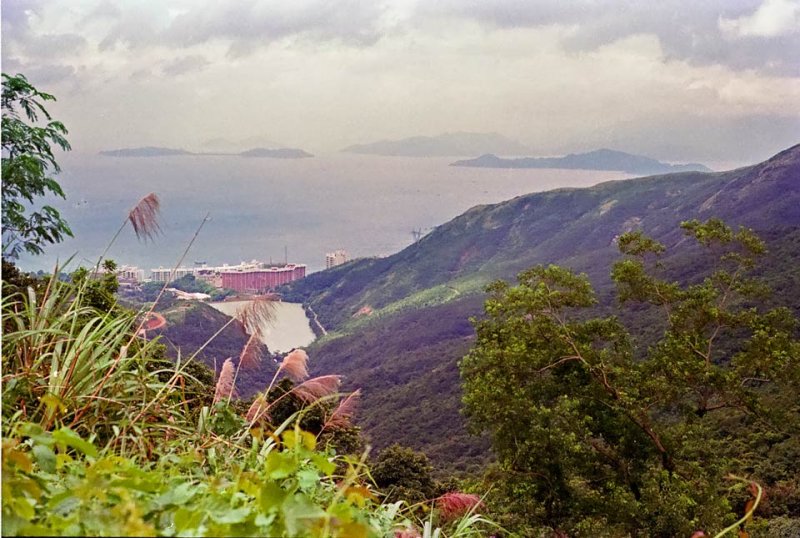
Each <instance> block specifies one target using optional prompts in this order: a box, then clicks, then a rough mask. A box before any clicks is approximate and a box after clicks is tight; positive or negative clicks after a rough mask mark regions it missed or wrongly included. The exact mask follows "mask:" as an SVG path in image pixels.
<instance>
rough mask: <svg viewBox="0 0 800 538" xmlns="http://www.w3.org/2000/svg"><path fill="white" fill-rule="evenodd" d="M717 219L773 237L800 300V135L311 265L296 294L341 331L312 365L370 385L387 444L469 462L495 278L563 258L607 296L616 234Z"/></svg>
mask: <svg viewBox="0 0 800 538" xmlns="http://www.w3.org/2000/svg"><path fill="white" fill-rule="evenodd" d="M711 217H719V218H722V219H723V220H725V221H726V222H727V223H728V224H729V225H731V226H734V227H735V226H737V225H744V226H748V227H751V228H753V229H755V230H756V232H757V233H759V234H761V235H762V236H763V237H764V238H765V239H767V240H768V242H767V244H768V247H769V249H770V253H769V254H768V255H767V257H766V259H765V262H766V265H767V267H772V271H773V277H774V279H775V282H776V283H777V285H776V286H775V287H776V290H777V293H776V298H777V299H776V300H778V301H780V300H783V301H790V303H791V304H789V305H788V306H790V307H793V308H795V309H797V308H798V305H800V301H794V302H792V301H793V299H792V298H793V297H794V298H795V299H797V297H800V273H798V272H797V270H796V267H797V263H799V262H800V145H797V146H794V147H792V148H789V149H787V150H785V151H783V152H781V153H779V154H777V155H775V156H774V157H772V158H771V159H769V160H767V161H765V162H763V163H760V164H757V165H753V166H749V167H745V168H740V169H737V170H731V171H727V172H718V173H703V172H685V173H679V174H669V175H658V176H651V177H645V178H638V179H631V180H623V181H612V182H607V183H603V184H600V185H597V186H594V187H591V188H584V189H558V190H554V191H549V192H542V193H534V194H529V195H524V196H519V197H517V198H514V199H512V200H508V201H506V202H502V203H498V204H493V205H484V206H477V207H474V208H472V209H470V210H469V211H467V212H465V213H464V214H462V215H460V216H458V217H456V218H455V219H453V220H451V221H449V222H447V223H445V224H442V225H441V226H439V227H437V228H435V229H434V230H433V231H432V232H431V233H429V234H428V235H426V236H425V237H423V238H422V239H420V240H419V241H418V242H416V243H414V244H412V245H411V246H409V247H407V248H406V249H404V250H402V251H400V252H398V253H396V254H394V255H392V256H389V257H386V258H377V259H361V260H354V261H352V262H350V263H349V264H347V265H346V266H341V267H336V268H333V269H330V270H326V271H322V272H319V273H313V274H311V275H309V276H308V277H306V278H305V279H304V280H301V281H298V282H295V283H293V284H291V285H290V286H288V287H287V288H286V289H285V290H284V299H285V300H290V301H297V302H303V303H305V304H306V305H308V306H311V307H312V308H313V310H314V312H316V314H317V315H318V316H319V319H320V321H321V323H322V324H323V325H324V326H325V327H326V329H327V330H328V331H329V335H328V336H326V337H324V338H322V339H320V340H319V341H318V342H317V343H315V344H313V345H312V347H311V349H310V350H309V354H310V356H311V357H312V366H313V369H314V373H315V374H332V373H336V374H343V375H345V378H346V380H347V384H348V387H347V388H353V387H360V388H362V389H363V401H364V405H363V406H362V412H361V415H360V416H361V417H362V418H361V424H362V426H363V427H364V430H365V432H366V433H367V434H368V435H369V436H371V438H372V444H373V446H374V447H375V448H376V449H380V448H382V447H385V446H387V445H388V444H391V443H392V442H400V443H402V444H406V445H409V446H412V447H415V448H418V449H423V450H425V452H427V453H428V454H429V456H431V457H433V458H434V459H435V460H436V461H437V462H438V463H440V464H451V463H452V462H454V461H460V462H461V464H462V465H463V464H464V462H465V461H467V460H470V459H472V461H477V460H480V459H481V458H485V457H486V452H485V450H484V448H485V443H484V444H482V443H483V442H482V441H480V440H477V441H476V440H475V439H474V438H470V437H469V436H468V435H467V433H466V429H465V425H464V422H463V418H462V417H461V415H460V414H459V408H460V389H459V376H458V368H457V363H458V361H459V359H460V358H461V357H462V356H463V355H464V353H465V352H466V351H467V350H468V349H469V346H470V345H471V339H472V337H473V335H474V331H473V330H472V327H471V325H470V322H469V318H470V317H471V316H480V314H481V309H482V304H483V300H484V294H483V293H484V292H483V290H484V287H485V286H486V284H488V283H489V282H491V281H493V280H495V279H498V278H502V279H507V280H509V279H513V277H514V276H515V275H516V274H517V273H518V272H519V271H521V270H524V269H527V268H529V267H531V266H533V265H535V264H550V263H555V264H559V265H564V266H567V267H572V268H574V269H575V270H577V271H585V272H587V274H588V275H589V277H590V279H591V280H592V282H593V283H594V284H595V286H596V287H597V289H598V295H599V296H600V298H601V300H609V298H610V292H611V290H612V284H611V281H610V279H609V276H608V273H609V271H610V267H611V264H612V263H613V261H614V260H616V259H618V257H619V253H618V251H617V247H616V244H615V239H616V237H617V236H619V235H620V234H622V233H624V232H626V231H629V230H633V229H641V230H643V231H644V232H645V233H647V234H649V235H651V236H653V237H654V238H656V239H657V240H659V241H661V242H663V243H664V244H665V245H666V246H667V247H668V249H672V247H675V246H676V245H678V244H679V243H681V242H683V241H684V240H685V239H684V236H683V233H682V232H681V230H680V222H681V221H684V220H689V219H695V218H696V219H700V220H706V219H708V218H711ZM677 251H678V253H679V254H677V255H679V256H683V258H681V259H674V258H665V260H664V261H665V263H666V264H667V266H668V267H671V268H673V269H675V270H679V271H681V270H682V271H684V272H683V273H679V274H677V275H676V278H687V277H691V276H692V270H693V269H692V268H694V267H695V264H697V263H698V262H697V261H696V259H695V258H694V257H693V256H694V255H695V254H697V252H692V251H686V250H685V249H683V248H681V249H677ZM670 252H673V251H672V250H668V253H670ZM687 270H688V273H687V272H686V271H687ZM694 270H695V271H697V269H696V268H694ZM775 275H777V276H775ZM604 297H605V299H603V298H604ZM367 307H369V308H367ZM365 312H371V313H370V314H367V315H365V314H364V313H365ZM398 425H402V427H398Z"/></svg>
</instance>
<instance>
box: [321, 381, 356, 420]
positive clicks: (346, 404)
mask: <svg viewBox="0 0 800 538" xmlns="http://www.w3.org/2000/svg"><path fill="white" fill-rule="evenodd" d="M360 398H361V389H357V390H356V391H354V392H351V393H350V394H348V395H347V397H346V398H343V399H342V400H341V401H339V405H337V406H336V409H334V410H333V413H331V417H330V418H329V419H328V421H327V422H326V423H325V427H326V428H327V427H333V428H346V427H347V426H350V422H351V420H352V419H353V415H355V414H356V406H357V405H358V401H359V399H360Z"/></svg>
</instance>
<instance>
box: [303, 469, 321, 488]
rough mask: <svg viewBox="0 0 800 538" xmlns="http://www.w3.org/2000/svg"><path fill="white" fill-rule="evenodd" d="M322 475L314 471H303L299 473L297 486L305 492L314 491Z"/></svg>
mask: <svg viewBox="0 0 800 538" xmlns="http://www.w3.org/2000/svg"><path fill="white" fill-rule="evenodd" d="M320 478H321V477H320V475H319V473H318V472H317V471H315V470H313V469H303V470H302V471H299V472H298V473H297V485H298V486H300V489H301V490H303V491H311V490H313V489H314V488H315V487H316V486H317V484H319V481H320Z"/></svg>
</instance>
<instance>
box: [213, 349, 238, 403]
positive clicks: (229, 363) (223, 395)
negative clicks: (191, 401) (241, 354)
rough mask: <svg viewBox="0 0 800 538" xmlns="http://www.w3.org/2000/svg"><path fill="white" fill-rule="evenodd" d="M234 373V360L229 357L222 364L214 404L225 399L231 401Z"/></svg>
mask: <svg viewBox="0 0 800 538" xmlns="http://www.w3.org/2000/svg"><path fill="white" fill-rule="evenodd" d="M234 371H235V368H234V366H233V360H231V358H230V357H228V358H227V359H225V362H224V363H222V368H221V369H220V371H219V379H217V385H216V389H215V390H214V403H217V402H219V401H222V400H223V399H225V400H229V399H230V398H231V397H232V396H233V376H234Z"/></svg>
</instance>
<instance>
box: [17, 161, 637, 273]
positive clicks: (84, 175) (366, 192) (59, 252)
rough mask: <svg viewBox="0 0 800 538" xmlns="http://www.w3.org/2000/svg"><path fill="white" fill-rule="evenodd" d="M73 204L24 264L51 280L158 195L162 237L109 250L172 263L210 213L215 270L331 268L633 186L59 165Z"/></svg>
mask: <svg viewBox="0 0 800 538" xmlns="http://www.w3.org/2000/svg"><path fill="white" fill-rule="evenodd" d="M59 159H60V162H61V164H62V168H63V172H62V174H61V175H60V176H59V178H60V182H61V184H62V186H63V188H64V191H65V192H66V194H67V200H66V201H55V202H54V205H55V206H56V207H57V208H58V209H59V210H60V211H62V214H63V215H64V216H65V218H66V219H67V221H68V222H69V223H70V225H71V227H72V230H73V232H74V234H75V238H74V239H68V240H67V241H64V242H63V243H61V244H58V245H53V246H51V247H48V248H47V249H46V254H45V255H43V256H38V257H24V258H23V259H21V263H20V265H21V266H22V267H24V268H27V269H33V270H38V269H42V270H45V271H46V270H51V269H52V268H53V266H54V264H55V262H56V260H61V261H63V260H66V259H67V258H69V257H70V256H72V255H75V260H74V261H73V264H75V263H83V264H88V263H93V262H94V261H96V259H97V257H98V256H99V255H100V254H101V253H102V251H103V249H104V248H105V246H106V244H107V243H108V241H109V240H110V239H111V237H112V236H113V235H114V232H115V231H116V230H117V228H118V227H119V226H120V224H121V223H122V221H123V219H124V218H125V216H126V214H127V212H128V210H129V209H130V208H131V207H132V206H133V205H135V204H136V202H137V201H138V200H139V199H140V198H141V197H142V196H145V195H146V194H148V193H150V192H155V193H157V194H158V195H159V197H160V199H161V203H162V215H161V228H162V232H163V233H162V235H161V236H159V237H157V238H156V241H155V242H151V243H142V242H138V241H137V240H136V239H135V238H134V237H133V233H132V232H131V230H130V229H127V230H125V231H124V232H123V233H122V234H121V236H120V238H119V239H118V240H117V242H116V244H115V245H114V246H113V247H112V249H111V251H110V252H109V257H111V258H113V259H115V260H116V261H117V262H119V263H125V264H132V265H138V266H139V267H141V268H143V269H145V270H146V271H147V270H149V269H151V268H154V267H158V266H164V267H171V266H173V265H174V264H175V262H176V261H177V260H178V258H179V257H180V256H181V254H182V252H183V251H184V249H185V248H186V246H187V244H188V243H189V241H190V240H191V238H192V236H193V234H194V232H195V230H196V229H197V227H198V226H199V225H200V224H201V223H202V222H203V219H204V217H205V215H206V214H209V220H208V221H207V222H205V224H204V225H203V229H202V230H201V232H200V234H199V235H198V237H197V240H196V241H195V243H194V245H193V246H192V248H191V250H190V251H189V254H188V256H187V257H186V261H185V263H186V264H191V263H193V261H195V260H203V261H207V262H208V263H210V264H222V263H238V262H240V261H242V260H251V259H259V260H265V261H269V260H270V259H272V261H275V262H278V261H283V259H284V253H285V250H284V249H287V250H288V258H289V261H290V262H298V263H305V264H307V265H308V266H309V271H317V270H320V269H322V268H324V263H325V253H326V252H329V251H332V250H336V249H339V248H344V249H346V250H347V251H348V252H349V253H350V255H351V256H352V257H364V256H384V255H388V254H392V253H394V252H396V251H398V250H400V249H402V248H404V247H406V246H408V245H409V244H410V243H411V242H412V241H413V236H412V233H411V232H412V230H415V229H421V230H422V231H423V232H426V231H428V230H430V229H431V228H433V227H435V226H437V225H439V224H442V223H444V222H446V221H448V220H449V219H451V218H453V217H455V216H457V215H458V214H460V213H462V212H464V211H466V210H467V209H469V208H470V207H472V206H475V205H479V204H486V203H495V202H500V201H502V200H507V199H509V198H512V197H514V196H518V195H521V194H525V193H529V192H535V191H543V190H550V189H555V188H560V187H586V186H590V185H594V184H596V183H599V182H602V181H606V180H615V179H623V178H626V177H630V175H626V174H623V173H619V172H598V171H585V170H541V169H537V170H490V169H480V168H455V167H451V166H448V165H449V163H450V162H452V159H449V158H429V159H418V158H407V157H380V156H370V155H348V154H333V155H322V156H318V157H315V158H313V159H301V160H275V159H242V158H240V157H236V156H203V157H192V156H186V155H182V156H174V157H153V158H146V159H130V158H113V157H104V156H99V155H85V154H84V155H81V154H76V153H71V154H66V155H63V156H61V157H59Z"/></svg>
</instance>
